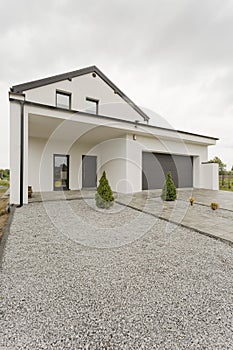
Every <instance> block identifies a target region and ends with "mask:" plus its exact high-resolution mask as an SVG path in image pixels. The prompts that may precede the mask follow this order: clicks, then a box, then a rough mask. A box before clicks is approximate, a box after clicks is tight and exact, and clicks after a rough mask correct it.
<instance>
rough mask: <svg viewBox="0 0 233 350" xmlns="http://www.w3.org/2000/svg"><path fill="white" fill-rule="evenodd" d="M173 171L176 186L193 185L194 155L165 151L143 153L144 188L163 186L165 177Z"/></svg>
mask: <svg viewBox="0 0 233 350" xmlns="http://www.w3.org/2000/svg"><path fill="white" fill-rule="evenodd" d="M168 171H171V174H172V179H173V181H174V183H175V185H176V187H177V188H178V187H180V188H184V187H193V157H191V156H186V155H175V154H164V153H151V152H143V153H142V189H143V190H151V189H159V188H162V187H163V184H164V181H165V177H166V175H167V173H168Z"/></svg>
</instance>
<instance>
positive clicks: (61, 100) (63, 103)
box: [56, 90, 71, 109]
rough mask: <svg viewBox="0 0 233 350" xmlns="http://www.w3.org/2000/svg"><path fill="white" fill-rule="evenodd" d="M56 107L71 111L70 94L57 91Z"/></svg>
mask: <svg viewBox="0 0 233 350" xmlns="http://www.w3.org/2000/svg"><path fill="white" fill-rule="evenodd" d="M56 106H57V107H59V108H65V109H71V93H70V92H65V91H58V90H57V91H56Z"/></svg>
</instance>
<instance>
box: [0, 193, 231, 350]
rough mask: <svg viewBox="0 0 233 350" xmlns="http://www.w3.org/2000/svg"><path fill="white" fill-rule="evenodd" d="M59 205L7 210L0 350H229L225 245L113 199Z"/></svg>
mask: <svg viewBox="0 0 233 350" xmlns="http://www.w3.org/2000/svg"><path fill="white" fill-rule="evenodd" d="M64 203H69V205H67V204H66V205H63V204H61V202H50V203H47V204H45V203H44V204H43V203H34V204H30V205H28V206H24V207H23V208H18V209H17V210H16V212H15V216H14V220H13V223H12V226H11V234H10V235H9V238H8V242H7V245H6V249H5V253H4V257H3V267H2V272H1V291H2V295H1V301H0V303H1V305H0V310H1V311H0V313H1V314H0V319H1V324H0V339H1V340H0V348H1V349H30V350H31V349H88V350H94V349H96V350H97V349H98V350H101V349H110V350H111V349H114V350H115V349H117V350H118V349H127V350H131V349H133V350H137V349H140V350H141V349H148V350H149V349H165V350H166V349H169V350H170V349H172V350H173V349H174V350H177V349H179V350H183V349H185V350H187V349H195V350H196V349H201V350H203V349H211V350H215V349H216V350H217V349H232V348H233V316H232V315H233V292H232V291H233V250H232V247H230V246H228V245H226V244H224V243H221V242H218V241H216V240H213V239H211V238H208V237H205V236H202V235H199V234H197V233H194V232H192V231H190V230H187V229H182V228H179V227H177V226H175V225H171V224H169V227H170V228H171V229H168V224H167V223H166V222H163V221H161V220H158V219H155V218H153V217H151V216H149V215H146V214H142V213H139V212H137V211H135V210H132V209H129V208H125V207H122V206H121V207H120V206H118V205H114V208H113V209H111V210H110V211H102V212H99V211H96V210H94V204H93V202H92V201H91V200H89V201H86V202H85V201H82V200H74V201H70V202H64ZM71 213H73V218H72V215H71ZM48 214H49V215H48ZM224 215H226V214H225V213H224ZM65 230H66V232H65ZM134 232H135V235H133V233H134ZM85 235H86V236H85ZM106 235H107V239H106ZM115 236H117V237H115ZM73 238H74V239H73ZM81 239H82V240H83V241H81ZM109 240H110V244H109Z"/></svg>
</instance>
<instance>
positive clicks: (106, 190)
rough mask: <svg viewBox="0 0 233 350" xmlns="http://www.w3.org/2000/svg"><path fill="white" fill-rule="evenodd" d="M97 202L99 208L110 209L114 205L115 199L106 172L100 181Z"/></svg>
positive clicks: (96, 196)
mask: <svg viewBox="0 0 233 350" xmlns="http://www.w3.org/2000/svg"><path fill="white" fill-rule="evenodd" d="M95 201H96V205H97V207H98V208H103V209H104V208H105V209H108V208H110V207H111V206H112V205H113V202H114V197H113V193H112V189H111V187H110V185H109V183H108V179H107V177H106V173H105V171H104V172H103V175H102V176H101V178H100V180H99V186H98V187H97V193H96V195H95Z"/></svg>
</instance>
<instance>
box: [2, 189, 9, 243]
mask: <svg viewBox="0 0 233 350" xmlns="http://www.w3.org/2000/svg"><path fill="white" fill-rule="evenodd" d="M4 193H5V190H4V191H1V192H0V240H1V238H2V234H3V229H4V227H5V225H6V223H7V219H8V217H9V214H7V213H4V214H2V213H3V212H5V209H6V206H7V203H8V201H9V200H8V198H4V199H3V198H2V196H3V195H4Z"/></svg>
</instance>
